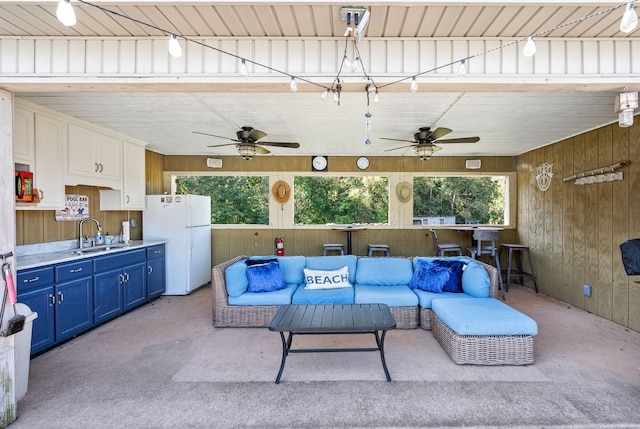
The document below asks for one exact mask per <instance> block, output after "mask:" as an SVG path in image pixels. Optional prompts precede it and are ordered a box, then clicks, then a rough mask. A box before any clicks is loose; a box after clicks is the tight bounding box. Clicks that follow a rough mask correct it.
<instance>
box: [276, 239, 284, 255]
mask: <svg viewBox="0 0 640 429" xmlns="http://www.w3.org/2000/svg"><path fill="white" fill-rule="evenodd" d="M276 255H278V256H284V235H279V236H277V237H276Z"/></svg>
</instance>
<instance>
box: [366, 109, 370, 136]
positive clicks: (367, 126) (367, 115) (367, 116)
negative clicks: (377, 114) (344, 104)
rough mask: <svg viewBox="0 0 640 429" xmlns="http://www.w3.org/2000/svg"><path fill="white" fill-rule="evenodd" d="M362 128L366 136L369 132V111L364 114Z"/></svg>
mask: <svg viewBox="0 0 640 429" xmlns="http://www.w3.org/2000/svg"><path fill="white" fill-rule="evenodd" d="M364 129H365V131H366V132H367V136H369V133H370V132H371V112H367V113H365V114H364Z"/></svg>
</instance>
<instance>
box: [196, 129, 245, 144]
mask: <svg viewBox="0 0 640 429" xmlns="http://www.w3.org/2000/svg"><path fill="white" fill-rule="evenodd" d="M192 133H194V134H202V135H203V136H211V137H218V138H219V139H225V140H231V141H232V142H239V141H240V140H236V139H230V138H229V137H223V136H217V135H215V134H209V133H202V132H200V131H192Z"/></svg>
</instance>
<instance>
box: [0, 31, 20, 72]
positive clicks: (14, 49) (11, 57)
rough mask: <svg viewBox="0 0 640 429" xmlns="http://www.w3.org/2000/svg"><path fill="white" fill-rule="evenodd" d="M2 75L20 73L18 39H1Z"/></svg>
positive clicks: (0, 69)
mask: <svg viewBox="0 0 640 429" xmlns="http://www.w3.org/2000/svg"><path fill="white" fill-rule="evenodd" d="M0 58H2V61H0V73H15V72H17V71H18V41H17V40H16V39H0Z"/></svg>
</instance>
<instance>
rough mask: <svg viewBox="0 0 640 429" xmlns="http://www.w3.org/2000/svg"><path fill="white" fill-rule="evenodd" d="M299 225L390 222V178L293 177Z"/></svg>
mask: <svg viewBox="0 0 640 429" xmlns="http://www.w3.org/2000/svg"><path fill="white" fill-rule="evenodd" d="M293 193H294V222H295V223H296V224H298V225H324V224H351V223H360V224H387V223H389V178H388V177H380V176H354V177H314V176H298V177H295V178H294V192H293Z"/></svg>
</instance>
